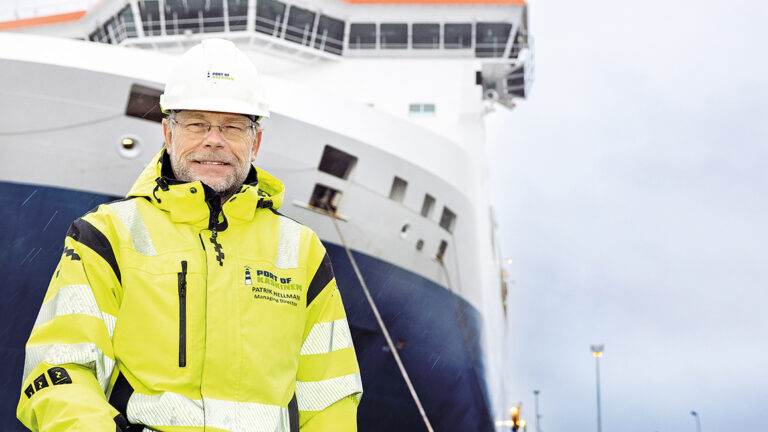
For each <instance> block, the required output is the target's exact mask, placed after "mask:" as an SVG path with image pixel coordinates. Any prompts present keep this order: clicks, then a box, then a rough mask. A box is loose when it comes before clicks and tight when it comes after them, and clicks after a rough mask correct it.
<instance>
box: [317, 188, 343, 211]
mask: <svg viewBox="0 0 768 432" xmlns="http://www.w3.org/2000/svg"><path fill="white" fill-rule="evenodd" d="M339 200H341V191H339V190H336V189H333V188H329V187H328V186H323V185H321V184H316V185H315V189H314V190H313V191H312V198H310V200H309V205H311V206H312V207H316V208H319V209H321V210H325V211H330V212H332V213H336V211H337V210H338V209H339Z"/></svg>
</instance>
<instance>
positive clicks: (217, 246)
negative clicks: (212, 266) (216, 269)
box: [210, 226, 224, 267]
mask: <svg viewBox="0 0 768 432" xmlns="http://www.w3.org/2000/svg"><path fill="white" fill-rule="evenodd" d="M218 235H219V233H218V231H216V226H214V227H213V229H211V239H210V242H211V243H212V244H213V250H214V251H215V252H216V261H218V262H219V266H220V267H223V266H224V251H222V246H221V244H220V243H219V242H217V241H216V237H218Z"/></svg>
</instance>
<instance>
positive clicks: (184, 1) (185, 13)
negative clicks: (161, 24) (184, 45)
mask: <svg viewBox="0 0 768 432" xmlns="http://www.w3.org/2000/svg"><path fill="white" fill-rule="evenodd" d="M203 3H204V0H165V32H166V33H167V34H169V35H174V34H184V32H185V31H187V30H189V31H191V32H193V33H202V31H203V22H202V13H203V12H202V8H203Z"/></svg>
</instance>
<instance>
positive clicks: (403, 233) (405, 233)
mask: <svg viewBox="0 0 768 432" xmlns="http://www.w3.org/2000/svg"><path fill="white" fill-rule="evenodd" d="M409 229H411V223H410V222H406V223H404V224H403V227H402V228H400V237H402V238H407V237H408V230H409Z"/></svg>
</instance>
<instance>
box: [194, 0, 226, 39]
mask: <svg viewBox="0 0 768 432" xmlns="http://www.w3.org/2000/svg"><path fill="white" fill-rule="evenodd" d="M187 1H189V0H187ZM201 9H202V11H200V12H198V13H202V17H203V31H204V32H223V31H224V1H223V0H206V2H205V7H201Z"/></svg>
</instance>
